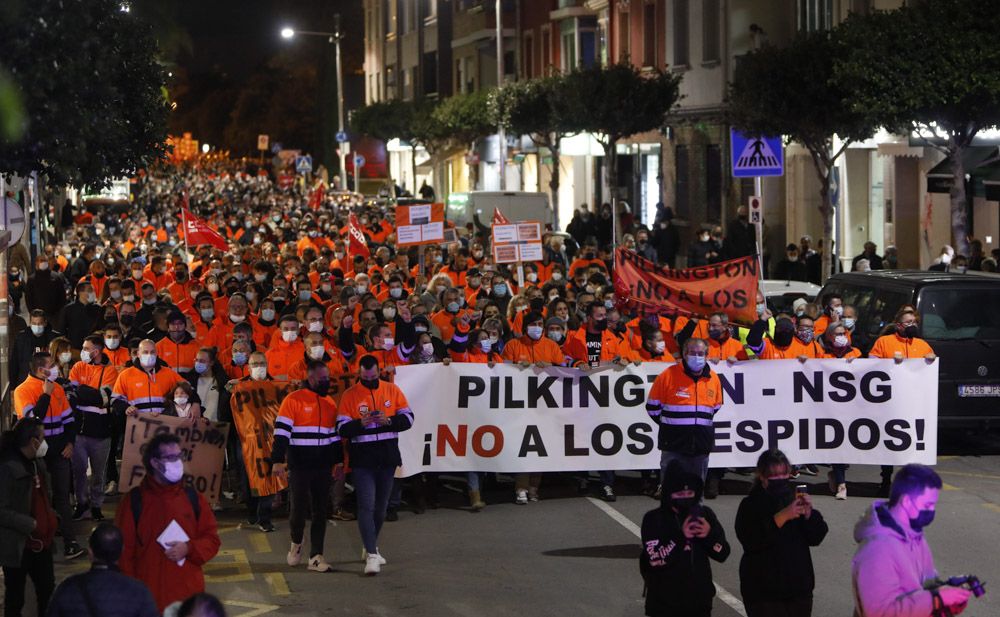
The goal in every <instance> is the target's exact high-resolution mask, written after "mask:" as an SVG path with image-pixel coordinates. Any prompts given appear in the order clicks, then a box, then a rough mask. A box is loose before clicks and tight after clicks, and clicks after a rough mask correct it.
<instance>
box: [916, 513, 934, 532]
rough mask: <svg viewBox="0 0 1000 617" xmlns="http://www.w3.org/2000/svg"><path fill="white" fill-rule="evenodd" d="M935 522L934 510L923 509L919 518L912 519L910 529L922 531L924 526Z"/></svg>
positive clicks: (918, 515)
mask: <svg viewBox="0 0 1000 617" xmlns="http://www.w3.org/2000/svg"><path fill="white" fill-rule="evenodd" d="M933 522H934V510H921V511H920V513H919V514H917V518H911V519H910V529H912V530H913V531H916V532H921V531H923V530H924V527H926V526H928V525H930V524H931V523H933Z"/></svg>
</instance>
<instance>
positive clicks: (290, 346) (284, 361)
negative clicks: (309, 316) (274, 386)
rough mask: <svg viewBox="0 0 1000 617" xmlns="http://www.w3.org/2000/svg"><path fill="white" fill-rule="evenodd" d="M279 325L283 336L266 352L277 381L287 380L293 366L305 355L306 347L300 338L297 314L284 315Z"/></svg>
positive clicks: (271, 370) (271, 371) (271, 372)
mask: <svg viewBox="0 0 1000 617" xmlns="http://www.w3.org/2000/svg"><path fill="white" fill-rule="evenodd" d="M278 327H279V331H280V333H281V338H280V339H278V341H277V342H275V343H273V344H272V345H271V348H270V349H268V350H267V351H266V352H265V354H266V355H267V366H268V371H269V372H270V374H271V376H272V377H273V378H274V379H275V380H277V381H287V380H288V379H290V375H291V372H292V367H293V366H295V363H296V362H298V361H299V360H300V359H301V358H302V356H304V355H305V353H306V348H305V346H304V345H303V344H302V341H300V340H299V320H298V319H296V318H295V315H284V316H283V317H282V318H281V321H280V322H279V326H278Z"/></svg>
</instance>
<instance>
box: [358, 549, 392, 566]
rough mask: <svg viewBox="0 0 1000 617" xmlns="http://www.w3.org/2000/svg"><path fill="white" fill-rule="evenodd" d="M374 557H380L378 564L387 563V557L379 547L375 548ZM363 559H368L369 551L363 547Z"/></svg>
mask: <svg viewBox="0 0 1000 617" xmlns="http://www.w3.org/2000/svg"><path fill="white" fill-rule="evenodd" d="M372 557H376V558H378V565H380V566H384V565H385V564H386V561H385V557H383V556H382V553H380V552H379V550H378V548H377V547H376V548H375V552H374V553H372ZM361 561H368V551H366V550H365V549H361Z"/></svg>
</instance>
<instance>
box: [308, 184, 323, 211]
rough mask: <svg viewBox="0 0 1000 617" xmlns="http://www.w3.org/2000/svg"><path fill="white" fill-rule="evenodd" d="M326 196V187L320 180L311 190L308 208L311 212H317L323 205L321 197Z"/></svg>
mask: <svg viewBox="0 0 1000 617" xmlns="http://www.w3.org/2000/svg"><path fill="white" fill-rule="evenodd" d="M325 196H326V185H325V184H323V182H322V180H321V181H320V182H319V184H317V185H316V188H314V189H313V192H312V195H310V196H309V207H310V208H312V209H313V210H319V208H320V206H322V205H323V197H325Z"/></svg>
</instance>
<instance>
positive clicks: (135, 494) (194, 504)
mask: <svg viewBox="0 0 1000 617" xmlns="http://www.w3.org/2000/svg"><path fill="white" fill-rule="evenodd" d="M184 492H185V493H187V497H188V501H190V502H191V509H192V510H194V520H195V521H197V520H198V519H199V518H201V504H200V503H199V502H198V493H197V491H195V490H194V488H192V487H190V486H185V487H184ZM128 498H129V502H130V504H131V506H132V519H133V520H134V521H135V532H136V535H138V534H139V518H140V517H141V516H142V491H141V490H140V487H138V486H137V487H135V488H134V489H132V490H130V491H129V492H128Z"/></svg>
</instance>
